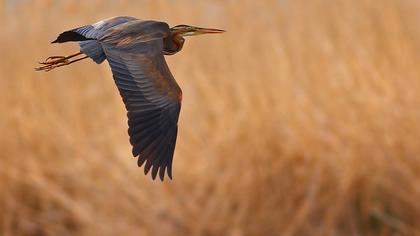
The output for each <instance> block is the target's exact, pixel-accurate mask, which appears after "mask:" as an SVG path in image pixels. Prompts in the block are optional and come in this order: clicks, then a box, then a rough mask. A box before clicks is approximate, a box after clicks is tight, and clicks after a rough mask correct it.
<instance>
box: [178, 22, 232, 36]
mask: <svg viewBox="0 0 420 236" xmlns="http://www.w3.org/2000/svg"><path fill="white" fill-rule="evenodd" d="M171 32H173V33H175V34H179V35H180V36H182V37H184V36H194V35H200V34H220V33H223V32H226V31H224V30H220V29H210V28H200V27H196V26H191V25H177V26H174V27H172V28H171Z"/></svg>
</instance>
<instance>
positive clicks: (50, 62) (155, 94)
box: [35, 16, 226, 181]
mask: <svg viewBox="0 0 420 236" xmlns="http://www.w3.org/2000/svg"><path fill="white" fill-rule="evenodd" d="M223 32H226V31H225V30H220V29H212V28H201V27H196V26H191V25H176V26H174V27H169V25H168V24H167V23H166V22H161V21H155V20H141V19H138V18H135V17H130V16H117V17H112V18H108V19H105V20H101V21H99V22H97V23H94V24H90V25H84V26H81V27H77V28H74V29H71V30H67V31H64V32H63V33H61V34H59V36H58V37H57V39H56V40H54V41H53V42H51V43H66V42H79V46H80V50H79V51H78V52H76V53H74V54H71V55H68V56H50V57H48V58H47V59H46V60H45V61H43V62H40V64H41V65H40V66H39V67H37V68H35V70H37V71H46V72H47V71H51V70H53V69H55V68H58V67H62V66H67V65H70V64H73V63H75V62H78V61H81V60H84V59H87V58H90V59H92V60H93V61H94V62H96V63H97V64H100V63H102V62H104V61H105V60H107V61H108V64H109V66H110V67H111V72H112V75H113V79H114V82H115V84H116V87H117V88H118V91H119V93H120V95H121V97H122V100H123V103H124V104H125V108H126V110H127V118H128V135H129V140H130V144H131V146H132V155H133V156H134V157H138V159H137V165H138V166H139V167H142V166H143V164H144V174H145V175H147V174H148V173H149V171H150V170H151V177H152V179H153V180H155V178H156V176H157V175H158V174H159V178H160V179H161V181H163V180H164V177H165V172H166V173H167V176H168V177H169V178H170V179H172V161H173V156H174V151H175V144H176V140H177V133H178V118H179V114H180V110H181V101H182V91H181V88H180V87H179V85H178V84H177V82H176V81H175V79H174V77H173V75H172V73H171V72H170V70H169V67H168V65H167V63H166V61H165V57H164V56H168V55H174V54H176V53H178V52H179V51H181V50H182V48H183V45H184V42H185V38H184V37H186V36H194V35H201V34H216V33H223Z"/></svg>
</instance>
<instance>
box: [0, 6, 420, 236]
mask: <svg viewBox="0 0 420 236" xmlns="http://www.w3.org/2000/svg"><path fill="white" fill-rule="evenodd" d="M117 15H130V16H135V17H138V18H143V19H156V20H161V21H166V22H168V23H169V24H170V25H172V26H174V25H177V24H191V25H196V26H203V27H213V28H221V29H225V30H227V31H228V32H227V33H225V34H223V35H209V36H202V37H193V38H188V39H187V42H186V44H185V46H184V49H183V51H182V52H180V53H178V54H177V55H174V56H169V57H167V58H166V59H167V61H168V64H169V66H170V68H171V70H172V73H173V74H174V76H175V78H176V79H177V81H178V83H179V84H180V86H181V87H182V89H183V94H184V98H183V107H182V110H181V116H180V122H179V123H180V124H179V126H180V129H179V133H178V134H179V136H178V141H177V147H176V152H175V157H174V166H173V172H174V179H173V180H172V181H165V182H163V183H162V182H160V181H152V180H151V178H150V176H144V174H143V169H141V168H138V167H137V165H136V159H135V158H132V157H131V147H130V145H129V141H128V134H127V120H126V111H125V108H124V105H123V103H122V100H121V98H120V96H119V94H118V91H117V89H116V87H115V85H114V82H113V79H112V76H111V73H110V69H109V68H108V65H107V63H103V64H101V65H96V64H95V63H93V62H92V61H83V62H80V63H76V64H74V65H72V66H68V67H62V68H60V69H57V70H54V71H51V72H49V73H41V72H35V71H34V69H33V68H34V67H35V66H37V62H38V61H42V60H44V59H45V58H46V57H47V56H50V55H66V54H69V53H73V52H75V51H77V50H78V45H77V44H75V43H69V44H61V45H56V44H54V45H51V44H50V43H49V42H51V41H52V40H54V39H55V38H56V36H57V35H58V34H59V33H61V32H62V31H65V30H67V29H71V28H74V27H76V26H80V25H85V24H89V23H94V22H96V21H99V20H101V19H103V18H108V17H111V16H117ZM0 22H1V23H0V29H1V30H0V52H1V58H0V133H1V134H0V150H1V152H0V235H5V236H9V235H209V236H210V235H232V236H241V235H420V156H419V152H420V95H419V92H420V64H419V63H420V1H418V0H399V1H397V0H382V1H371V0H355V1H349V0H310V1H307V0H277V1H275V0H266V1H255V0H241V1H239V0H214V1H201V0H198V1H193V0H172V1H169V0H136V1H134V0H131V1H130V0H122V1H113V0H107V1H98V0H87V1H70V0H60V1H59V0H56V1H53V0H36V1H35V0H0Z"/></svg>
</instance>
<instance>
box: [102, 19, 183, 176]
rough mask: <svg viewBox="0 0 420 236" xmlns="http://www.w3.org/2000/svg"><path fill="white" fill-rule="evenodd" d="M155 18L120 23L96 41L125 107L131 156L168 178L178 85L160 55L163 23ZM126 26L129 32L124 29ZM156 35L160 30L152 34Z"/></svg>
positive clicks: (170, 165) (175, 120)
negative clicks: (155, 20) (107, 63)
mask: <svg viewBox="0 0 420 236" xmlns="http://www.w3.org/2000/svg"><path fill="white" fill-rule="evenodd" d="M156 24H158V25H160V26H162V25H161V24H164V23H160V22H155V23H152V24H150V22H149V23H144V24H143V23H142V22H141V21H139V22H137V23H134V24H128V23H127V24H126V25H124V24H123V25H121V27H117V29H113V31H112V32H108V35H107V36H106V37H104V38H103V39H101V40H100V42H101V44H102V47H103V49H104V52H105V54H106V57H107V60H108V62H109V65H110V67H111V70H112V74H113V77H114V80H115V84H116V85H117V87H118V90H119V92H120V95H121V96H122V98H123V101H124V103H125V107H126V109H127V111H128V113H127V116H128V126H129V128H128V133H129V135H130V143H131V145H132V146H133V149H132V152H133V156H139V159H138V165H139V166H142V165H143V164H144V163H145V167H144V172H145V174H147V173H148V172H149V171H150V170H152V178H153V179H155V177H156V175H157V174H158V173H159V176H160V178H161V180H163V178H164V175H165V170H166V171H167V173H168V176H169V177H170V178H172V159H173V154H174V150H175V143H176V137H177V130H178V125H177V123H178V117H179V112H180V109H181V94H182V93H181V89H180V88H179V86H178V84H177V83H176V81H175V79H174V78H173V76H172V74H171V72H170V71H169V68H168V66H167V64H166V61H165V59H164V56H163V40H162V37H163V36H165V35H167V33H168V32H165V31H166V30H165V29H164V28H165V27H161V28H159V27H157V30H156V31H153V30H152V28H153V27H154V26H153V25H156ZM130 29H131V31H130ZM157 35H162V36H161V37H157Z"/></svg>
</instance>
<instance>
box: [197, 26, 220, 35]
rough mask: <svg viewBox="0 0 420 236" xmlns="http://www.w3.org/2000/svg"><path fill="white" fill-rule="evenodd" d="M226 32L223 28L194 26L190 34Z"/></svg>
mask: <svg viewBox="0 0 420 236" xmlns="http://www.w3.org/2000/svg"><path fill="white" fill-rule="evenodd" d="M224 32H226V31H225V30H221V29H210V28H199V27H197V28H195V31H193V33H192V35H200V34H220V33H224Z"/></svg>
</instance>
